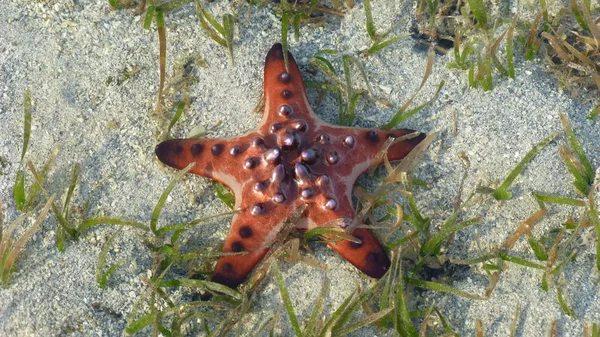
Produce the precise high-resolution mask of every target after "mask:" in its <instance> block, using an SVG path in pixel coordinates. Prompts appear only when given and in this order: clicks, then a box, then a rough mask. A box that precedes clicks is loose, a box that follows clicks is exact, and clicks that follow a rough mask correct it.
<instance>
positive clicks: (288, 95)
mask: <svg viewBox="0 0 600 337" xmlns="http://www.w3.org/2000/svg"><path fill="white" fill-rule="evenodd" d="M281 97H283V98H285V99H288V98H291V97H292V92H291V91H289V90H287V89H285V90H284V91H282V92H281Z"/></svg>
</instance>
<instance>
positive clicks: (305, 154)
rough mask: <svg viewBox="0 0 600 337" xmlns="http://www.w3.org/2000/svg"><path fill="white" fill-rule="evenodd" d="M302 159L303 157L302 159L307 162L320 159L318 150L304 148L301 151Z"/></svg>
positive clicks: (310, 162)
mask: <svg viewBox="0 0 600 337" xmlns="http://www.w3.org/2000/svg"><path fill="white" fill-rule="evenodd" d="M300 159H302V161H303V162H305V163H307V164H314V163H315V162H316V161H317V159H318V157H317V150H315V149H306V150H303V151H302V152H301V153H300Z"/></svg>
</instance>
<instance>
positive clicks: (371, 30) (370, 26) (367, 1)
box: [363, 0, 377, 41]
mask: <svg viewBox="0 0 600 337" xmlns="http://www.w3.org/2000/svg"><path fill="white" fill-rule="evenodd" d="M363 5H364V8H365V17H366V21H367V34H369V37H370V38H371V40H373V41H375V40H377V32H376V30H375V23H374V22H373V14H372V12H371V0H364V1H363Z"/></svg>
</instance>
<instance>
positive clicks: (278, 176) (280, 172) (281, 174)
mask: <svg viewBox="0 0 600 337" xmlns="http://www.w3.org/2000/svg"><path fill="white" fill-rule="evenodd" d="M283 179H285V167H284V166H283V164H279V165H277V166H275V169H273V175H272V177H271V181H272V182H273V183H275V184H280V183H281V182H282V181H283Z"/></svg>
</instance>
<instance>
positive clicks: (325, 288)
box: [0, 222, 330, 336]
mask: <svg viewBox="0 0 600 337" xmlns="http://www.w3.org/2000/svg"><path fill="white" fill-rule="evenodd" d="M0 223H1V222H0ZM329 284H330V281H329V279H328V278H327V277H325V281H323V285H322V286H321V292H320V293H319V297H318V298H317V304H316V305H315V307H314V309H313V311H312V314H311V315H310V318H309V319H308V323H307V324H306V326H305V328H304V334H305V335H306V336H314V335H316V334H317V324H318V320H319V318H320V316H321V315H323V304H324V303H325V299H326V298H327V294H329Z"/></svg>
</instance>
